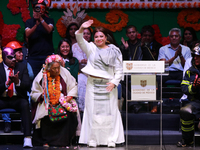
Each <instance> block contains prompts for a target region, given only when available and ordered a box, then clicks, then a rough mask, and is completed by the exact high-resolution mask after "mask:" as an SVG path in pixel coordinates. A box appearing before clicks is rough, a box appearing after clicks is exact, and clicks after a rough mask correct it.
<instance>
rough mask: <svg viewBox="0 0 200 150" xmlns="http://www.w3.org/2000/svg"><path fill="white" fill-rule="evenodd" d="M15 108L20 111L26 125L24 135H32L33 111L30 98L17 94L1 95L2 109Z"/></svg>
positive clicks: (0, 105)
mask: <svg viewBox="0 0 200 150" xmlns="http://www.w3.org/2000/svg"><path fill="white" fill-rule="evenodd" d="M4 108H13V109H15V110H16V111H17V112H20V114H21V118H22V125H23V127H24V136H25V137H26V136H31V113H30V108H29V102H28V99H24V98H19V97H17V96H13V97H12V98H9V97H6V98H5V97H1V98H0V109H4Z"/></svg>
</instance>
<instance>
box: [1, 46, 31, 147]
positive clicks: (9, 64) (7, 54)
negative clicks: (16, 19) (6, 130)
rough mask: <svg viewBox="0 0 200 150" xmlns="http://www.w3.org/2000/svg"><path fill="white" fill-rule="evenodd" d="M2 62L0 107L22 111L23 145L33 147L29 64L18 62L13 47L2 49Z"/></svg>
mask: <svg viewBox="0 0 200 150" xmlns="http://www.w3.org/2000/svg"><path fill="white" fill-rule="evenodd" d="M2 58H3V62H2V63H0V72H1V74H0V76H1V77H0V89H1V90H0V109H4V108H13V109H15V110H16V111H19V112H20V113H21V118H22V126H23V127H24V145H23V147H33V146H32V140H31V114H30V108H29V102H28V98H27V90H28V89H29V88H30V79H29V76H28V70H27V66H26V65H25V64H23V63H19V62H16V59H15V52H14V50H13V49H11V48H8V47H6V48H4V49H3V51H2Z"/></svg>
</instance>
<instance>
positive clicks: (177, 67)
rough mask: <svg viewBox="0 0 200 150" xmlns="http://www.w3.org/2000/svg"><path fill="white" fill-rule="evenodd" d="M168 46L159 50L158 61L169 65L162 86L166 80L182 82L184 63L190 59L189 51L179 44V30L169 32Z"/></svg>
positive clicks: (174, 29)
mask: <svg viewBox="0 0 200 150" xmlns="http://www.w3.org/2000/svg"><path fill="white" fill-rule="evenodd" d="M169 39H170V44H168V45H165V46H163V47H161V48H160V50H159V55H158V60H164V61H165V63H167V64H169V75H168V76H163V78H162V79H163V80H162V82H163V84H164V83H165V82H166V81H167V80H180V81H181V80H182V77H183V68H184V65H185V61H186V60H187V59H188V58H190V57H191V53H190V49H189V47H187V46H184V45H182V44H180V40H181V30H180V29H178V28H172V29H171V30H170V31H169Z"/></svg>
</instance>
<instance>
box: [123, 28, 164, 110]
mask: <svg viewBox="0 0 200 150" xmlns="http://www.w3.org/2000/svg"><path fill="white" fill-rule="evenodd" d="M137 35H138V31H137V29H136V27H135V26H132V25H131V26H128V27H127V29H126V36H127V37H128V41H124V39H123V38H122V45H121V46H120V50H121V52H122V56H123V60H157V58H158V51H159V48H160V47H161V46H162V45H161V44H160V43H158V42H156V41H155V40H154V29H153V28H152V27H151V26H144V27H143V28H142V30H141V41H140V40H139V39H138V38H137ZM121 84H122V97H123V98H124V102H123V107H122V109H123V110H125V105H126V103H125V102H126V78H125V79H124V81H122V82H121ZM128 89H131V78H130V76H128ZM128 99H131V91H130V90H129V91H128ZM129 107H130V108H129V110H130V111H131V110H133V111H134V112H135V113H137V112H138V111H139V110H140V109H141V105H139V104H138V102H131V103H129Z"/></svg>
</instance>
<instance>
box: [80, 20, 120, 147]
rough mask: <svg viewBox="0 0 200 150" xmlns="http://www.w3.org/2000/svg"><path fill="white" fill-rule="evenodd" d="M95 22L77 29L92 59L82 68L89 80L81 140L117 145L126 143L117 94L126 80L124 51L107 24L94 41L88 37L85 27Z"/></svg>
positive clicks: (91, 143) (82, 44) (96, 34)
mask: <svg viewBox="0 0 200 150" xmlns="http://www.w3.org/2000/svg"><path fill="white" fill-rule="evenodd" d="M92 23H93V20H88V21H86V22H84V23H83V24H82V25H81V27H80V28H79V30H78V31H76V39H77V42H78V44H79V46H80V48H81V49H82V50H83V51H84V52H85V53H86V55H87V58H88V59H87V60H88V62H87V64H86V66H85V67H84V68H83V69H82V72H83V73H85V74H87V75H88V80H87V87H86V96H85V109H84V114H83V122H82V128H81V135H80V139H79V143H83V144H88V145H89V147H96V146H97V145H107V146H108V147H115V146H116V144H119V143H123V142H124V129H123V125H122V120H121V114H120V112H119V109H118V95H117V94H118V93H117V92H118V91H117V85H118V84H119V82H120V80H121V79H122V70H123V68H122V54H121V51H120V50H119V48H117V47H116V46H115V45H113V44H112V43H111V41H108V37H110V35H109V33H108V32H107V30H106V29H105V28H103V27H96V28H95V29H94V31H93V34H94V43H93V42H90V43H89V42H87V41H86V40H84V38H83V30H84V29H85V28H88V27H90V26H91V25H92Z"/></svg>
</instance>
